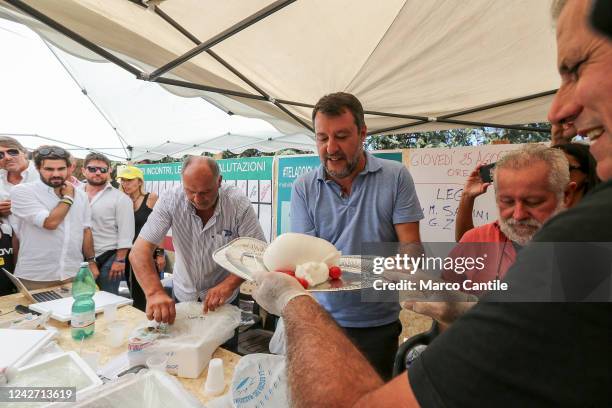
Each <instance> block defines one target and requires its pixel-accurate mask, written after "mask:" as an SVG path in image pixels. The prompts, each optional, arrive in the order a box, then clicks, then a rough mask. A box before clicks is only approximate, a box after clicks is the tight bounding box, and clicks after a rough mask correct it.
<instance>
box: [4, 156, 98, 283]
mask: <svg viewBox="0 0 612 408" xmlns="http://www.w3.org/2000/svg"><path fill="white" fill-rule="evenodd" d="M34 164H35V165H36V169H37V170H38V172H39V173H40V177H39V179H38V180H37V181H34V182H31V183H21V184H19V185H17V186H15V187H14V188H12V189H11V195H10V197H11V202H12V212H13V216H14V217H13V218H14V219H15V220H16V221H17V222H18V223H19V235H20V247H19V259H18V261H17V265H16V267H15V276H17V277H19V278H20V279H21V280H22V282H23V283H24V285H25V286H26V287H27V288H28V289H39V288H44V287H49V286H55V285H59V284H63V283H66V282H69V281H70V280H72V278H74V276H75V275H76V273H77V271H78V270H79V265H80V263H81V262H82V261H83V258H85V259H87V260H88V261H89V262H90V268H91V271H92V273H93V275H94V276H98V275H99V272H98V268H97V266H96V264H95V263H93V261H94V250H93V238H92V233H91V212H90V208H89V205H88V204H87V197H86V196H85V194H84V193H83V192H82V191H75V190H74V187H72V185H71V184H70V183H68V182H67V181H66V180H67V178H68V168H69V167H70V154H69V153H68V152H67V151H66V150H64V149H62V148H61V147H57V146H41V147H40V148H38V149H37V150H36V151H34Z"/></svg>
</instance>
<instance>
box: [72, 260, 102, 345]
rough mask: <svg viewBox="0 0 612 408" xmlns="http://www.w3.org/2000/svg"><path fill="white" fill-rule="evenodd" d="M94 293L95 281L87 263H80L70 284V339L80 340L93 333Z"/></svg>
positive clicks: (94, 325) (94, 317)
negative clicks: (71, 299)
mask: <svg viewBox="0 0 612 408" xmlns="http://www.w3.org/2000/svg"><path fill="white" fill-rule="evenodd" d="M95 292H96V281H95V280H94V277H93V274H92V273H91V271H90V270H89V264H88V263H87V262H82V263H81V268H80V269H79V272H78V273H77V275H76V277H75V278H74V281H73V282H72V297H73V298H74V303H72V318H71V320H70V325H71V326H72V338H73V339H75V340H81V339H83V338H85V337H89V336H91V335H92V334H93V333H94V329H95V327H96V304H95V302H94V300H93V295H94V293H95Z"/></svg>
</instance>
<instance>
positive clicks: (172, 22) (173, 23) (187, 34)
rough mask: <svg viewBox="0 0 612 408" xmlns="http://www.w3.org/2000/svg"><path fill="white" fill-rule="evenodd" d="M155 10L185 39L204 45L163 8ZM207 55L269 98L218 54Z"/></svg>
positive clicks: (210, 53) (211, 52) (209, 51)
mask: <svg viewBox="0 0 612 408" xmlns="http://www.w3.org/2000/svg"><path fill="white" fill-rule="evenodd" d="M154 10H155V13H156V14H157V15H159V16H160V17H161V18H162V19H163V20H164V21H166V22H167V23H168V24H170V25H171V26H172V27H174V28H175V29H176V30H177V31H179V32H180V33H181V34H183V35H184V36H185V37H187V38H188V39H189V40H191V42H193V43H194V44H196V45H200V44H202V42H201V41H200V40H198V39H197V38H196V37H195V36H194V35H193V34H191V33H190V32H189V31H187V29H185V28H184V27H183V26H181V25H180V24H179V23H177V22H176V21H175V20H174V19H173V18H172V17H170V16H169V15H168V14H166V13H165V12H164V11H163V10H162V9H161V8H159V7H158V6H155V8H154ZM206 53H207V54H208V55H210V56H211V57H213V58H214V59H215V60H216V61H217V62H218V63H219V64H221V65H223V66H224V67H225V68H226V69H228V70H229V71H231V72H232V73H233V74H234V75H236V76H237V77H238V78H240V79H241V80H242V81H244V82H245V83H246V84H248V85H249V86H250V87H251V88H253V89H254V90H256V91H257V92H258V93H259V94H260V95H261V96H265V97H266V98H267V97H268V94H266V93H265V92H264V91H263V90H262V89H261V88H259V87H258V86H257V85H255V84H254V83H253V82H252V81H251V80H249V79H248V78H247V77H245V76H244V75H242V73H240V72H239V71H238V70H237V69H235V68H234V67H232V66H231V65H230V64H229V63H228V62H227V61H225V60H224V59H223V58H221V57H220V56H219V55H218V54H217V53H216V52H214V51H213V50H210V49H209V50H206Z"/></svg>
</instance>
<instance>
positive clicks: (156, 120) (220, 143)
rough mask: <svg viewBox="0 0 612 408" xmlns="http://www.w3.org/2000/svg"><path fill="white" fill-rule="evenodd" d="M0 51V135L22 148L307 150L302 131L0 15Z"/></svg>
mask: <svg viewBox="0 0 612 408" xmlns="http://www.w3.org/2000/svg"><path fill="white" fill-rule="evenodd" d="M0 49H1V50H2V53H3V55H4V56H5V59H4V64H3V65H2V67H1V68H0V72H2V75H0V87H1V88H2V89H3V96H4V97H3V98H2V100H0V108H1V111H2V112H3V120H2V122H1V123H0V133H2V134H5V135H11V136H13V137H16V138H17V139H19V140H20V141H21V142H22V144H24V145H25V146H26V147H28V148H34V147H37V146H39V145H41V144H48V143H53V144H59V145H61V146H62V147H64V148H67V149H70V150H71V151H72V153H73V154H74V155H75V156H77V157H82V156H84V155H85V154H87V152H88V151H87V150H85V149H82V148H81V147H87V148H89V149H93V150H97V151H101V152H103V153H105V154H107V155H109V157H111V158H113V159H115V160H117V159H120V160H125V159H126V158H128V157H131V158H133V159H134V160H144V159H159V158H162V157H164V156H173V157H182V155H184V154H187V153H190V154H201V153H202V152H203V151H207V152H213V153H216V152H220V151H222V150H226V149H229V150H231V151H233V152H235V153H240V152H242V151H244V150H245V149H247V148H257V149H259V150H262V151H276V150H278V149H282V148H287V147H293V148H296V149H302V150H312V149H313V148H314V147H313V145H314V142H313V141H312V139H311V138H309V137H308V136H307V135H305V134H291V135H285V134H283V133H280V132H278V131H277V130H276V129H274V128H273V126H271V125H270V124H269V123H267V122H265V121H263V120H261V119H248V118H244V117H239V116H237V115H228V114H227V113H225V112H224V111H222V110H220V109H219V108H217V107H215V106H213V105H211V104H210V103H208V102H206V101H204V100H203V99H202V98H199V97H196V98H183V97H179V96H176V95H173V94H171V93H169V92H167V91H166V90H164V89H163V88H161V87H160V86H159V85H158V84H154V83H149V82H143V81H138V80H136V79H135V78H134V77H133V76H132V75H130V74H129V73H128V72H126V71H124V70H123V69H121V68H119V67H118V66H116V65H114V64H112V63H109V62H105V63H98V62H92V61H89V60H84V59H81V58H78V57H75V56H72V55H71V54H68V53H66V52H63V51H61V50H59V49H57V48H56V47H54V46H53V45H50V44H45V43H44V42H43V41H42V40H41V39H40V38H39V37H38V36H37V35H36V34H35V33H33V32H32V31H31V30H29V29H28V28H26V27H24V26H21V25H17V24H15V23H12V22H8V21H6V20H0ZM41 72H44V75H41V74H40V73H41ZM68 74H69V75H68ZM79 91H81V92H79ZM88 98H89V99H90V100H91V101H92V102H93V104H92V103H91V102H90V100H88ZM128 146H130V148H128Z"/></svg>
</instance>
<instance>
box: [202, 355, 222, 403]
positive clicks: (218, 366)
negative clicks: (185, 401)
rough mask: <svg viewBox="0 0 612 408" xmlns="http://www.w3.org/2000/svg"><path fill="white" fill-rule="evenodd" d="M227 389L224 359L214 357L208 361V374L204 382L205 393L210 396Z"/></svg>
mask: <svg viewBox="0 0 612 408" xmlns="http://www.w3.org/2000/svg"><path fill="white" fill-rule="evenodd" d="M224 389H225V376H224V373H223V360H221V359H220V358H213V359H212V360H210V363H208V374H207V375H206V382H205V383H204V394H206V395H207V396H210V397H214V396H216V395H220V394H221V393H223V390H224Z"/></svg>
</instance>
